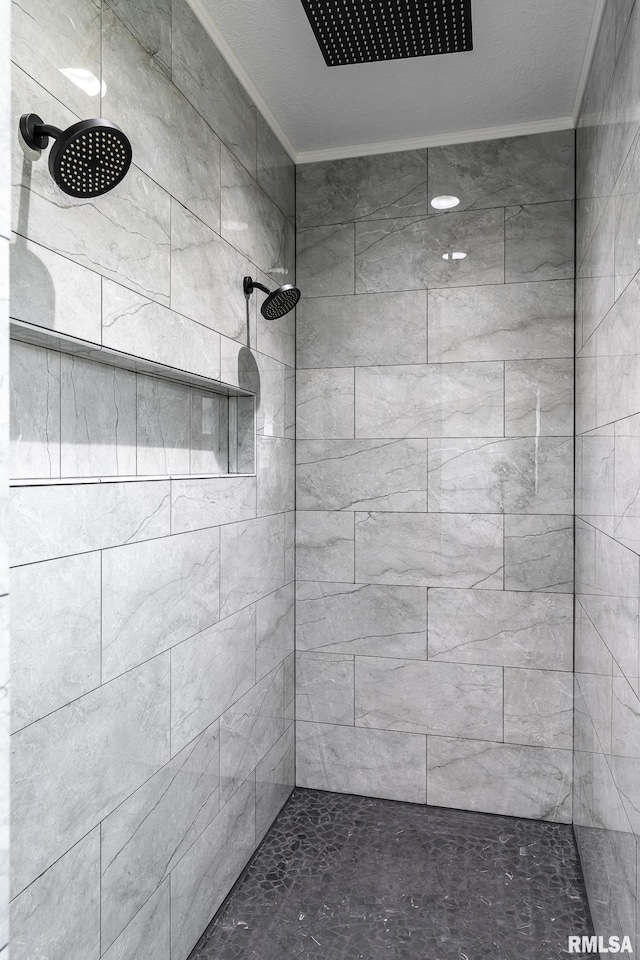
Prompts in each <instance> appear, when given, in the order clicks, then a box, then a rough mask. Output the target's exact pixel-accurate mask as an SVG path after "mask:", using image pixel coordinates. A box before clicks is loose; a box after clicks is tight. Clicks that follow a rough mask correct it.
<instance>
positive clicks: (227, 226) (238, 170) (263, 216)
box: [220, 146, 295, 296]
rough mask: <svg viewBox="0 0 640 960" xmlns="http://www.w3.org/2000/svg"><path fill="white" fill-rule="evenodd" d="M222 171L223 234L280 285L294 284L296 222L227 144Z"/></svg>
mask: <svg viewBox="0 0 640 960" xmlns="http://www.w3.org/2000/svg"><path fill="white" fill-rule="evenodd" d="M221 170H222V173H221V207H220V214H221V228H220V229H221V233H222V236H223V237H224V239H225V240H227V241H228V242H229V243H230V244H233V246H234V247H236V249H238V250H240V251H241V252H242V253H243V254H244V255H245V256H247V257H249V259H250V260H251V261H252V262H253V263H255V264H256V266H257V267H259V269H260V270H262V271H263V272H264V273H266V274H268V275H269V276H270V277H271V278H272V280H274V281H275V282H276V283H277V285H278V286H280V285H281V284H283V283H293V282H294V281H295V230H294V228H293V226H292V224H291V223H290V222H289V221H288V220H287V218H286V217H285V216H284V215H283V214H282V213H281V212H280V210H279V209H278V207H276V205H275V204H274V203H273V202H272V201H271V200H270V199H269V197H268V196H267V194H266V193H265V192H264V190H263V189H262V188H261V187H260V186H259V185H258V184H257V183H256V181H255V180H254V179H253V177H252V176H250V175H249V174H248V173H247V171H246V170H245V168H244V167H243V166H242V164H241V163H239V162H238V161H237V160H236V158H235V157H234V156H233V155H232V154H231V153H230V152H229V150H227V148H226V147H225V146H223V147H222V167H221ZM256 296H258V294H257V293H256ZM260 296H262V294H260Z"/></svg>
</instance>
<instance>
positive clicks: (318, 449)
mask: <svg viewBox="0 0 640 960" xmlns="http://www.w3.org/2000/svg"><path fill="white" fill-rule="evenodd" d="M296 461H297V463H296V466H297V500H296V503H297V506H298V509H300V510H369V509H371V510H390V511H395V512H402V511H425V510H426V509H427V469H426V468H427V441H426V440H391V441H376V440H300V441H298V444H297V448H296Z"/></svg>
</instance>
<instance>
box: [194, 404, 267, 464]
mask: <svg viewBox="0 0 640 960" xmlns="http://www.w3.org/2000/svg"><path fill="white" fill-rule="evenodd" d="M189 402H190V421H189V448H190V453H189V470H190V472H191V473H227V472H228V470H229V439H230V437H229V401H228V400H227V398H226V397H223V396H221V395H220V394H211V393H203V391H201V390H194V389H192V390H191V391H190V397H189ZM251 433H253V431H251Z"/></svg>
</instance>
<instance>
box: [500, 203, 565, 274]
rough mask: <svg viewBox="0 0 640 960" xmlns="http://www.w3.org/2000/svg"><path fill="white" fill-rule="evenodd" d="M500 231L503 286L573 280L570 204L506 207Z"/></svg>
mask: <svg viewBox="0 0 640 960" xmlns="http://www.w3.org/2000/svg"><path fill="white" fill-rule="evenodd" d="M504 229H505V262H504V265H505V273H504V279H505V281H506V282H507V283H513V282H514V281H516V282H517V281H523V280H571V279H573V276H574V263H573V246H574V211H573V203H571V202H570V201H564V202H561V203H535V204H526V205H524V206H517V207H507V208H506V210H505V227H504Z"/></svg>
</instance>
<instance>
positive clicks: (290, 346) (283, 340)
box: [256, 281, 297, 367]
mask: <svg viewBox="0 0 640 960" xmlns="http://www.w3.org/2000/svg"><path fill="white" fill-rule="evenodd" d="M270 282H271V284H273V281H270ZM265 286H269V284H268V283H267V284H265ZM256 302H257V301H256ZM296 312H297V311H296V310H291V311H289V313H287V314H285V316H284V317H281V318H280V319H279V320H265V318H264V317H263V316H262V314H261V313H260V311H259V310H258V314H257V318H256V326H257V344H258V349H259V350H260V353H262V354H264V355H265V356H268V357H273V358H274V359H275V360H280V361H281V362H282V363H286V364H287V366H289V367H293V366H295V362H296Z"/></svg>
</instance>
